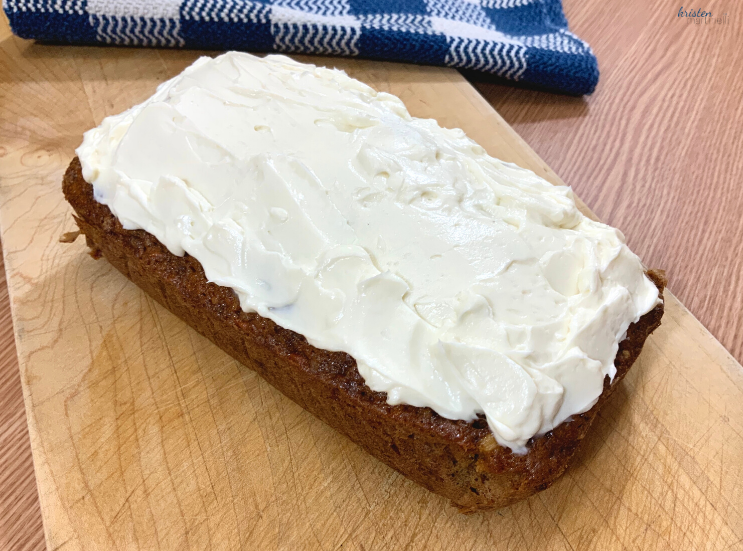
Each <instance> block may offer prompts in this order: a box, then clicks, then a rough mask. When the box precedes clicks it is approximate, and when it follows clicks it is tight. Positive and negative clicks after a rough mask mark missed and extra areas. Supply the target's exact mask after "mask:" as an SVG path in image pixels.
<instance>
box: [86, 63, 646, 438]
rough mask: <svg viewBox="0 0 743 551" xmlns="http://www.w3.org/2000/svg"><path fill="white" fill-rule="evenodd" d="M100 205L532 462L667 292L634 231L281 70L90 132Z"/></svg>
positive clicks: (178, 87)
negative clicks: (482, 419) (532, 445)
mask: <svg viewBox="0 0 743 551" xmlns="http://www.w3.org/2000/svg"><path fill="white" fill-rule="evenodd" d="M77 153H78V155H79V157H80V160H81V162H82V166H83V175H84V177H85V179H86V180H87V181H88V182H90V183H92V184H93V186H94V189H95V197H96V199H97V200H98V201H100V202H101V203H103V204H105V205H108V206H109V208H110V209H111V211H112V212H113V213H114V215H115V216H117V217H118V219H119V220H120V221H121V223H122V224H123V226H124V227H125V228H127V229H144V230H146V231H148V232H149V233H151V234H152V235H154V236H155V237H157V239H159V240H160V241H161V242H162V243H163V244H164V245H165V246H167V248H168V249H169V250H170V251H171V252H172V253H173V254H176V255H183V254H184V252H187V253H188V254H190V255H192V256H194V257H195V258H196V259H197V260H198V261H199V262H200V263H201V265H202V266H203V267H204V272H205V273H206V277H207V278H208V279H209V280H210V281H213V282H215V283H217V284H219V285H223V286H227V287H231V288H232V289H234V290H235V291H236V293H237V295H238V296H239V298H240V303H241V306H242V308H243V309H244V310H245V311H256V312H258V313H259V314H260V315H262V316H265V317H267V318H270V319H272V320H274V321H275V322H276V323H278V324H279V325H281V326H282V327H285V328H287V329H291V330H293V331H296V332H298V333H301V334H302V335H304V336H305V337H306V338H307V340H308V341H309V342H310V343H311V344H313V345H314V346H317V347H319V348H324V349H328V350H342V351H345V352H347V353H349V354H350V355H351V356H353V357H354V358H355V359H356V361H357V363H358V369H359V372H360V373H361V375H362V376H363V377H364V380H365V381H366V383H367V385H368V386H369V387H371V388H372V389H374V390H377V391H383V392H386V393H387V399H388V402H389V403H390V404H411V405H414V406H429V407H431V408H433V409H434V410H435V411H437V412H438V413H439V414H441V415H443V416H444V417H447V418H450V419H465V420H471V419H474V418H475V416H476V415H477V414H478V413H484V414H485V415H486V417H487V421H488V424H489V426H490V428H491V429H492V431H493V434H494V435H495V437H496V439H497V441H498V442H499V443H500V444H502V445H505V446H509V447H511V448H512V449H514V450H515V451H517V452H521V451H524V449H525V444H526V443H527V441H528V440H529V438H531V437H532V436H534V435H538V434H542V433H544V432H546V431H549V430H551V429H552V428H554V427H555V426H557V425H558V424H559V423H562V422H563V421H565V420H566V419H567V418H569V417H570V416H571V415H574V414H577V413H581V412H584V411H586V410H588V409H589V408H591V406H593V404H594V403H596V400H597V399H598V397H599V395H600V394H601V391H602V387H603V380H604V377H605V376H606V375H608V376H609V377H613V376H614V374H615V367H614V357H615V355H616V353H617V347H618V343H619V342H620V341H621V340H622V339H623V338H624V336H625V333H626V330H627V327H628V326H629V324H630V323H632V322H634V321H637V320H638V319H639V318H640V316H642V315H643V314H645V313H646V312H648V311H650V310H651V309H652V308H653V307H654V306H655V305H656V304H657V303H658V291H657V289H656V288H655V286H654V285H653V284H652V282H651V281H650V280H648V279H647V277H646V276H645V275H644V271H643V267H642V265H641V263H640V261H639V259H638V258H637V256H635V255H634V254H633V253H632V252H630V250H629V249H628V248H627V246H626V245H625V244H624V239H623V236H622V235H621V233H620V232H618V231H617V230H615V229H612V228H610V227H608V226H606V225H604V224H600V223H597V222H593V221H591V220H590V219H588V218H586V217H585V216H583V215H582V214H581V213H580V212H579V211H578V209H577V208H576V205H575V202H574V199H573V194H572V192H571V190H570V189H569V188H566V187H554V186H552V185H550V184H549V183H548V182H547V181H545V180H543V179H542V178H540V177H538V176H537V175H535V174H534V173H533V172H530V171H528V170H524V169H522V168H519V167H517V166H516V165H513V164H510V163H505V162H503V161H499V160H497V159H494V158H492V157H490V156H488V155H487V154H486V153H485V151H484V150H483V148H482V147H480V146H479V145H477V144H476V143H475V142H473V141H472V140H470V139H469V138H467V137H466V136H465V134H464V133H463V132H462V131H461V130H458V129H455V130H448V129H444V128H441V127H440V126H439V125H438V124H437V123H436V121H434V120H426V119H417V118H414V117H411V116H410V114H409V113H408V111H407V109H406V108H405V106H404V105H403V103H402V101H400V100H399V99H398V98H397V97H395V96H392V95H390V94H386V93H379V92H375V91H374V90H373V89H371V88H370V87H368V86H366V85H365V84H362V83H361V82H359V81H357V80H354V79H351V78H349V77H348V76H346V74H345V73H343V72H341V71H337V70H331V69H326V68H322V67H315V66H314V65H305V64H300V63H297V62H294V61H292V60H291V59H289V58H287V57H283V56H277V55H270V56H267V57H265V58H263V59H261V58H258V57H254V56H251V55H248V54H243V53H235V52H231V53H227V54H224V55H222V56H219V57H217V58H216V59H210V58H201V59H199V60H198V61H196V62H195V63H194V64H193V65H192V66H191V67H189V68H188V69H186V70H185V71H184V72H183V73H182V74H181V75H179V76H177V77H175V78H174V79H172V80H170V81H168V82H166V83H164V84H162V85H161V86H160V87H159V88H158V90H157V93H156V94H155V95H154V96H153V97H152V98H150V99H149V100H147V101H146V102H144V103H142V104H141V105H138V106H136V107H133V108H132V109H130V110H128V111H126V112H124V113H122V114H120V115H117V116H113V117H108V118H106V119H105V120H104V121H103V123H102V124H101V125H100V126H99V127H98V128H95V129H93V130H90V131H89V132H87V133H86V134H85V139H84V141H83V143H82V145H81V146H80V147H79V148H78V150H77Z"/></svg>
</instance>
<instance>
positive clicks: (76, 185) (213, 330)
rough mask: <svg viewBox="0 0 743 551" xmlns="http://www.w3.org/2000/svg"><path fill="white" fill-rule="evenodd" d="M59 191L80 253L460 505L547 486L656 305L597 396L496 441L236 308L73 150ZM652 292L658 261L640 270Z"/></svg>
mask: <svg viewBox="0 0 743 551" xmlns="http://www.w3.org/2000/svg"><path fill="white" fill-rule="evenodd" d="M62 187H63V191H64V195H65V198H66V199H67V201H68V202H69V203H70V205H72V207H73V209H74V211H75V216H74V218H75V221H76V222H77V225H78V227H79V228H80V231H81V232H82V233H83V234H85V238H86V241H87V244H88V246H89V247H90V249H91V255H92V256H93V257H94V258H99V257H101V256H103V257H105V258H106V259H107V260H108V261H109V262H110V263H111V264H113V266H114V267H116V269H118V270H119V271H120V272H121V273H122V274H124V275H125V276H126V277H128V278H129V279H130V280H131V281H133V282H134V283H135V284H136V285H138V286H139V287H140V288H141V289H142V290H144V291H145V292H146V293H147V294H148V295H150V296H151V297H152V298H154V299H155V300H156V301H157V302H159V303H160V304H162V305H163V306H164V307H165V308H167V309H168V310H170V311H171V312H172V313H174V314H175V315H176V316H178V317H180V318H181V319H182V320H183V321H185V322H186V323H187V324H188V325H190V326H191V327H192V328H193V329H195V330H196V331H198V332H199V333H201V334H202V335H204V336H205V337H207V338H208V339H209V340H211V341H212V342H213V343H214V344H216V345H217V346H218V347H219V348H221V349H222V350H224V351H225V352H226V353H227V354H229V355H230V356H232V357H233V358H235V359H237V360H238V361H240V362H241V363H243V364H244V365H246V366H247V367H249V368H250V369H252V370H254V371H256V372H257V373H259V374H260V375H261V376H262V377H263V378H264V379H266V380H267V381H268V382H269V383H271V384H272V385H273V386H274V387H276V388H277V389H279V390H280V391H281V392H283V393H284V394H285V395H286V396H287V397H289V398H291V399H292V400H294V401H295V402H296V403H298V404H299V405H301V406H302V407H303V408H305V409H306V410H308V411H310V412H311V413H312V414H314V415H315V416H316V417H318V418H320V419H322V420H323V421H325V422H326V423H327V424H328V425H330V426H331V427H333V428H335V429H336V430H338V431H339V432H341V433H343V434H344V435H346V436H347V437H348V438H350V439H351V440H352V441H354V442H355V443H356V444H358V445H359V446H361V447H362V448H363V449H365V450H366V451H367V452H369V453H370V454H371V455H373V456H374V457H376V458H377V459H379V460H380V461H383V462H384V463H386V464H387V465H389V466H390V467H392V468H393V469H395V470H397V471H399V472H400V473H402V474H403V475H405V476H407V477H408V478H410V479H412V480H414V481H415V482H417V483H418V484H420V485H421V486H423V487H425V488H427V489H428V490H430V491H432V492H435V493H437V494H440V495H442V496H444V497H446V498H448V499H450V500H451V502H452V504H453V505H455V506H456V507H458V508H459V509H460V511H462V512H464V513H471V512H474V511H477V510H483V509H497V508H501V507H505V506H507V505H510V504H512V503H514V502H516V501H519V500H522V499H524V498H526V497H528V496H530V495H532V494H534V493H536V492H539V491H541V490H544V489H546V488H548V487H549V486H550V485H551V484H552V483H553V482H554V481H555V480H556V479H557V478H558V477H559V476H560V475H561V474H562V473H563V472H564V471H565V469H566V468H567V466H568V464H569V462H570V459H571V457H572V456H573V455H574V454H575V452H576V450H577V449H578V446H579V445H580V443H581V441H582V440H583V438H584V437H585V436H586V433H587V432H588V429H589V427H590V425H591V423H592V422H593V419H594V418H595V416H596V413H597V412H598V410H599V409H600V408H601V406H602V405H603V404H604V402H605V401H606V400H607V398H608V397H609V395H610V394H611V393H612V391H613V390H614V389H615V388H616V386H617V385H618V384H619V382H620V381H621V380H622V378H623V377H624V376H625V374H626V373H627V371H628V370H629V368H630V366H631V365H632V364H633V362H634V361H635V359H637V356H638V355H639V354H640V351H641V350H642V346H643V344H644V342H645V339H646V338H647V336H648V335H649V334H650V333H652V332H653V330H655V329H656V328H657V327H658V326H659V325H660V321H661V316H662V315H663V304H660V305H658V306H657V307H656V308H655V309H653V310H652V311H650V312H648V313H647V314H645V315H644V316H643V317H642V318H640V320H639V321H638V322H637V323H634V324H632V325H631V326H630V327H629V329H628V331H627V338H626V339H625V340H624V341H622V342H621V343H620V345H619V351H618V353H617V357H616V360H615V365H616V368H617V375H616V377H615V378H614V380H613V382H612V383H611V384H610V383H609V378H608V377H607V378H606V380H605V381H604V391H603V393H602V395H601V397H600V398H599V401H598V403H597V404H596V405H595V406H594V407H593V408H591V409H590V410H589V411H587V412H586V413H583V414H580V415H577V416H574V417H573V418H572V419H571V420H570V421H568V422H565V423H562V424H561V425H560V426H558V427H557V428H555V429H554V430H552V431H550V432H548V433H546V434H544V435H542V436H539V437H536V438H534V439H532V441H530V443H529V444H528V452H527V453H526V454H523V455H518V454H514V453H512V452H511V451H510V449H508V448H504V447H502V446H499V445H498V444H497V443H496V441H495V438H494V437H493V435H492V434H491V432H490V430H489V428H488V425H487V422H486V421H485V419H484V418H480V419H477V420H475V421H473V422H465V421H453V420H450V419H445V418H444V417H441V416H440V415H438V414H437V413H436V412H434V411H433V410H431V409H430V408H419V407H414V406H406V405H398V406H391V405H389V404H387V402H386V395H385V394H384V393H380V392H374V391H372V390H371V389H370V388H369V387H367V386H366V384H364V379H363V378H362V377H361V375H360V374H359V372H358V370H357V369H356V362H355V360H354V359H353V358H352V357H351V356H349V355H348V354H345V353H343V352H329V351H327V350H320V349H318V348H315V347H313V346H311V345H310V344H308V343H307V341H306V339H305V338H304V337H303V336H302V335H299V334H297V333H295V332H293V331H289V330H287V329H284V328H282V327H280V326H278V325H277V324H276V323H274V322H273V321H271V320H269V319H266V318H263V317H261V316H259V315H258V314H256V313H246V312H243V311H242V310H241V308H240V303H239V300H238V298H237V296H236V295H235V293H234V292H233V291H232V290H231V289H229V288H226V287H220V286H218V285H216V284H213V283H209V282H208V281H207V279H206V277H205V276H204V271H203V269H202V267H201V265H200V264H199V262H198V261H197V260H196V259H195V258H193V257H191V256H189V255H185V256H183V257H179V256H175V255H173V254H171V253H170V252H169V251H168V250H167V248H166V247H165V246H163V245H162V244H161V243H160V242H159V241H158V240H157V239H156V238H155V237H154V236H152V235H151V234H149V233H147V232H145V231H143V230H125V229H123V228H122V226H121V224H120V223H119V221H118V220H117V219H116V218H115V217H114V216H113V214H112V213H111V211H110V210H109V208H108V207H107V206H105V205H102V204H100V203H98V202H97V201H96V200H95V199H94V197H93V186H92V185H90V184H89V183H87V182H86V181H85V180H84V179H83V176H82V170H81V166H80V161H79V159H78V158H75V159H73V161H72V163H70V166H69V167H68V169H67V172H66V173H65V176H64V180H63V186H62ZM647 274H648V276H649V277H650V279H651V280H652V281H653V282H654V283H655V284H656V286H657V287H658V289H659V291H660V292H661V295H662V292H663V288H664V287H665V284H666V280H665V276H664V274H663V272H662V271H657V270H649V271H648V272H647Z"/></svg>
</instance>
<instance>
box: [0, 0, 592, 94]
mask: <svg viewBox="0 0 743 551" xmlns="http://www.w3.org/2000/svg"><path fill="white" fill-rule="evenodd" d="M4 8H5V13H6V14H7V15H8V18H9V20H10V25H11V27H12V29H13V32H15V34H17V35H18V36H21V37H23V38H33V39H36V40H40V41H46V42H56V43H70V44H120V45H126V46H169V47H176V48H199V49H215V50H250V51H278V52H292V53H314V54H333V55H348V56H360V57H366V58H373V59H388V60H395V61H407V62H413V63H424V64H431V65H446V66H449V67H457V68H460V69H471V70H475V71H482V72H485V73H490V74H494V75H497V76H500V77H503V78H506V79H510V80H513V81H519V82H524V83H529V84H533V85H537V86H541V87H545V88H549V89H552V90H556V91H560V92H565V93H569V94H577V95H579V94H590V93H591V92H592V91H593V89H594V88H595V87H596V82H597V81H598V76H599V71H598V65H597V63H596V57H595V56H594V54H593V52H592V51H591V48H590V47H589V46H588V44H586V43H585V42H583V41H582V40H581V39H580V38H578V37H577V36H575V35H574V34H573V33H571V32H570V31H569V30H568V24H567V20H566V19H565V14H564V13H563V10H562V3H561V0H402V1H398V0H5V3H4Z"/></svg>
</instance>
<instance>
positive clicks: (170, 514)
mask: <svg viewBox="0 0 743 551" xmlns="http://www.w3.org/2000/svg"><path fill="white" fill-rule="evenodd" d="M7 33H8V31H7V28H3V29H0V34H4V35H7ZM0 38H3V37H0ZM3 44H4V45H5V47H6V48H7V49H6V51H5V52H4V54H5V57H4V59H2V60H0V83H1V84H2V86H3V88H2V90H3V97H4V100H3V102H2V103H1V104H0V121H2V125H3V129H4V136H3V143H1V144H0V174H1V175H2V183H1V186H0V217H1V219H2V223H1V228H2V240H3V248H4V251H5V262H6V269H7V274H8V282H9V288H10V294H11V301H12V309H13V319H14V324H15V331H16V343H17V348H18V355H19V360H20V366H21V371H22V381H23V389H24V394H25V401H26V411H27V414H28V423H29V430H30V435H31V443H32V447H33V455H34V464H35V468H36V476H37V480H38V486H39V494H40V500H41V508H42V511H43V516H44V525H45V532H46V538H47V543H48V545H49V547H50V548H52V549H56V548H58V547H62V546H64V548H65V549H69V550H72V549H108V548H112V549H113V548H120V549H136V548H141V549H156V548H157V549H159V548H164V549H203V548H210V547H212V548H217V549H233V548H238V547H242V548H246V549H290V550H294V549H328V550H334V549H341V548H342V549H359V550H372V549H374V550H376V549H393V548H405V549H519V548H523V547H526V546H529V547H530V548H535V549H536V548H539V549H586V548H594V547H595V548H598V549H624V548H633V549H655V548H658V549H674V550H678V549H703V548H710V549H712V548H714V549H736V548H742V547H743V544H742V543H741V542H743V369H742V368H741V366H740V365H739V364H738V363H737V362H736V361H735V360H734V359H733V358H732V357H731V356H730V355H729V354H728V353H727V352H726V351H725V350H724V349H723V348H722V346H720V344H719V343H718V342H717V341H716V340H715V339H714V338H713V337H712V336H711V335H710V334H709V333H708V332H707V331H706V330H705V329H704V328H703V327H702V326H701V325H700V324H699V322H697V321H696V320H695V319H694V317H693V316H692V315H691V314H690V313H689V312H688V311H687V310H686V309H685V308H684V307H683V306H682V305H681V304H680V303H679V302H678V301H677V300H676V299H675V298H674V297H673V296H672V295H671V294H670V293H668V292H667V293H666V297H667V300H666V315H665V317H664V319H663V326H662V327H661V328H660V329H659V330H658V331H657V332H656V333H655V334H654V335H653V336H652V337H651V338H650V339H649V341H648V343H647V344H646V346H645V350H644V352H643V353H642V355H641V357H640V359H639V360H638V362H637V364H636V365H635V367H634V368H633V369H632V370H631V372H630V374H629V376H628V377H627V378H626V380H625V382H623V383H622V384H621V385H620V387H619V389H618V390H617V392H616V393H615V395H614V396H613V398H612V399H611V401H610V403H609V404H608V405H607V406H606V407H605V408H604V409H603V411H602V412H601V414H600V417H599V418H598V419H597V422H596V424H595V426H594V428H593V431H592V433H591V434H590V435H589V437H588V438H587V440H586V442H585V445H584V447H583V449H582V450H581V452H580V453H579V454H578V456H577V458H576V461H575V463H574V465H573V467H572V468H571V469H570V470H569V471H568V472H567V474H566V475H565V476H564V477H563V478H562V479H561V480H560V481H558V482H557V483H556V484H555V485H554V486H553V487H552V488H551V489H549V490H547V491H545V492H543V493H541V494H539V495H537V496H534V497H532V498H531V499H529V500H528V501H526V502H523V503H520V504H517V505H515V506H512V507H510V508H507V509H504V510H501V511H497V512H488V513H479V514H475V515H472V516H463V515H461V514H459V513H457V512H456V510H454V509H453V508H451V507H450V506H449V504H448V502H447V501H446V500H444V499H442V498H439V497H438V496H435V495H433V494H431V493H429V492H427V491H425V490H423V489H422V488H420V487H419V486H417V485H416V484H414V483H412V482H410V481H408V480H407V479H405V478H404V477H402V476H400V475H399V474H397V473H395V472H394V471H392V470H391V469H389V468H387V467H386V466H384V465H383V464H381V463H380V462H378V461H377V460H375V459H373V458H372V457H370V456H369V455H367V454H366V453H364V452H363V451H361V450H360V449H359V448H358V447H356V446H355V445H354V444H352V443H351V442H349V441H348V440H347V439H346V438H345V437H343V436H340V435H339V434H337V433H336V432H334V431H333V430H332V429H330V428H328V427H327V426H325V425H324V424H323V423H322V422H320V421H318V420H316V419H315V418H313V417H312V416H311V415H309V414H308V413H306V412H304V411H303V410H302V409H301V408H300V407H298V406H297V405H295V404H294V403H292V402H290V401H289V400H288V399H286V398H284V397H283V395H281V394H280V393H279V392H277V391H276V390H274V389H273V388H272V387H270V386H269V385H268V384H267V383H265V382H264V381H263V380H262V379H261V378H259V377H258V376H256V375H255V374H253V373H252V372H250V371H249V370H247V369H245V368H244V367H242V366H240V365H239V364H238V363H237V362H235V361H234V360H232V359H230V358H229V357H228V356H226V355H225V354H224V353H223V352H221V351H220V350H218V349H217V348H216V347H215V346H214V345H212V344H211V343H209V342H208V341H207V340H206V339H204V338H202V337H201V336H199V335H198V334H196V333H195V332H194V331H192V330H191V329H189V328H188V327H186V326H185V325H184V324H183V323H182V322H180V321H179V320H178V319H176V318H175V317H174V316H172V315H171V314H170V313H168V312H167V311H166V310H164V309H163V308H161V307H160V306H159V305H157V304H156V303H154V302H153V301H152V300H150V299H149V298H147V297H146V296H145V295H144V294H143V293H142V292H140V291H139V290H138V289H137V287H135V286H134V285H133V284H131V283H130V282H129V281H127V280H126V279H125V278H124V277H123V276H122V275H120V274H119V273H118V272H116V271H115V270H113V269H112V268H111V267H110V266H109V265H108V264H107V263H106V262H105V261H94V260H93V259H91V258H90V257H89V256H88V255H87V254H86V247H85V245H84V243H83V240H82V239H81V240H78V241H77V242H75V243H74V244H60V243H59V242H58V239H59V237H60V235H62V234H63V233H64V232H66V231H70V230H72V229H74V225H73V221H72V218H71V216H70V208H69V206H68V205H67V204H66V203H65V201H64V199H63V197H62V193H61V190H60V182H61V178H62V174H63V171H64V169H65V167H66V166H67V164H68V163H69V161H70V159H71V158H72V156H73V150H74V148H75V147H76V146H77V145H78V144H79V143H80V141H81V136H82V133H83V132H84V131H85V130H87V129H89V128H91V127H93V126H95V125H97V124H99V123H100V122H101V120H102V118H103V117H104V116H106V115H110V114H114V113H118V112H120V111H122V110H123V109H126V108H128V107H130V106H131V105H133V104H135V103H137V102H140V101H142V100H144V99H145V98H146V97H148V96H149V95H150V94H152V92H153V91H154V89H155V87H156V85H157V84H158V83H160V82H162V81H163V80H165V79H167V78H169V77H171V76H173V75H175V74H177V73H178V72H180V71H181V70H182V69H183V68H185V67H186V66H187V65H188V64H189V63H191V62H192V61H193V60H194V59H195V58H196V57H197V54H196V53H194V52H179V51H162V50H161V51H157V50H130V49H96V48H73V47H64V48H60V47H48V46H39V45H33V44H30V43H28V42H24V41H21V40H7V41H4V42H3ZM315 60H316V61H317V62H318V63H324V64H329V65H335V66H338V67H341V68H344V69H346V70H347V71H348V72H349V73H350V74H351V75H352V76H354V77H357V78H359V79H361V80H363V81H364V82H367V83H369V84H371V85H372V86H374V87H376V88H377V89H380V90H385V91H389V92H392V93H394V94H397V95H399V96H400V97H401V98H402V99H403V100H404V101H405V103H406V104H407V106H408V107H409V109H410V111H411V112H412V113H413V114H414V115H417V116H422V117H435V118H437V119H438V120H439V121H440V122H441V124H442V125H444V126H448V127H461V128H463V129H464V130H465V131H466V132H467V133H468V134H469V135H470V136H471V137H472V138H474V139H475V140H477V141H478V142H479V143H480V144H482V145H483V146H484V147H485V148H486V149H487V150H488V151H489V152H490V153H491V154H492V155H495V156H498V157H501V158H503V159H506V160H508V161H513V162H516V163H518V164H520V165H522V166H525V167H528V168H531V169H532V170H534V171H535V172H537V173H538V174H541V175H543V176H544V177H545V178H547V179H548V180H550V181H552V182H553V183H556V184H557V183H561V182H560V179H559V178H558V177H557V176H556V175H555V174H554V173H553V172H552V171H551V170H550V169H549V168H548V167H547V166H545V164H544V163H543V162H542V161H541V160H540V159H539V158H538V157H537V156H536V154H535V153H534V152H533V151H532V150H531V149H530V148H529V147H528V146H527V145H526V144H525V143H524V142H523V141H522V140H521V139H520V138H519V137H518V136H517V135H516V134H515V133H514V132H513V130H512V129H511V128H510V127H508V126H507V125H506V124H505V122H504V121H503V119H501V118H500V116H499V115H498V114H497V113H496V112H495V111H493V109H492V108H491V107H490V106H489V105H488V104H487V103H486V102H485V101H484V100H483V99H482V98H481V97H480V96H479V95H478V94H477V93H476V92H475V90H474V89H473V88H472V87H471V86H470V85H469V84H468V83H467V82H466V81H465V80H464V79H463V78H462V77H461V76H460V75H459V74H458V73H457V72H455V71H453V70H448V69H440V68H431V67H416V66H407V65H399V64H389V63H374V62H366V61H358V60H343V59H327V58H326V59H318V58H315ZM738 284H740V282H738Z"/></svg>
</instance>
